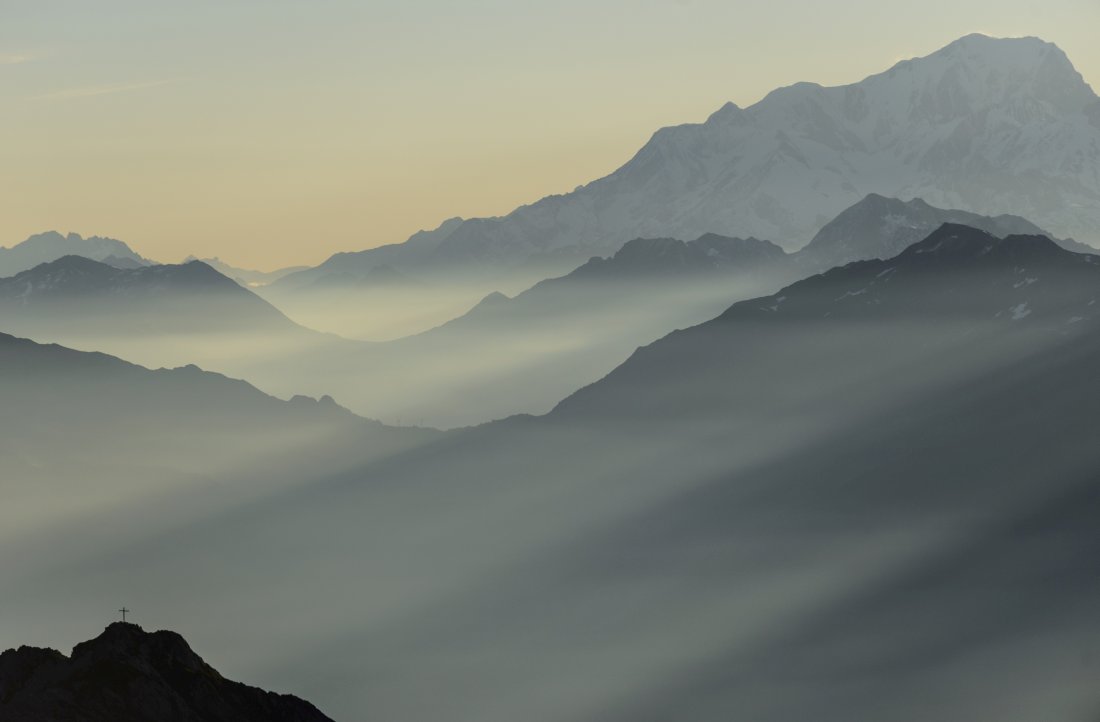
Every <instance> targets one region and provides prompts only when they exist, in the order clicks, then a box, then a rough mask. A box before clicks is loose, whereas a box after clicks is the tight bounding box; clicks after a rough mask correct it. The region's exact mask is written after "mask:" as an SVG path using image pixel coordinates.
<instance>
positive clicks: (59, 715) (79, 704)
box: [0, 622, 332, 722]
mask: <svg viewBox="0 0 1100 722" xmlns="http://www.w3.org/2000/svg"><path fill="white" fill-rule="evenodd" d="M0 719H3V720H6V721H7V722H43V721H44V720H50V722H147V721H148V720H157V722H199V721H200V720H201V721H202V722H332V721H331V720H330V719H329V718H328V717H326V716H325V715H324V714H322V713H321V712H320V711H319V710H318V709H317V708H316V707H314V706H313V705H311V704H310V703H308V702H306V701H304V700H301V699H298V698H297V697H294V696H292V695H284V694H275V693H273V692H265V691H264V690H261V689H258V688H256V687H249V686H247V685H244V684H241V683H240V682H233V681H230V680H228V679H225V678H224V677H222V676H221V675H220V674H218V672H217V670H215V669H214V668H213V667H211V666H210V665H209V664H207V663H206V662H204V661H203V659H202V658H201V657H199V655H197V654H195V652H193V651H192V650H191V647H189V646H188V644H187V642H186V641H185V640H184V639H183V637H181V636H180V635H178V634H176V633H174V632H166V631H159V632H146V631H144V630H143V629H141V627H139V626H137V625H135V624H127V623H123V622H116V623H114V624H112V625H110V626H109V627H107V629H106V630H104V632H103V633H102V634H101V635H99V636H98V637H96V638H95V639H92V640H90V641H87V642H83V643H81V644H78V645H76V647H74V648H73V653H72V656H71V657H66V656H65V655H63V654H61V653H60V652H57V651H55V650H52V649H39V648H34V647H20V648H19V649H9V650H7V651H6V652H4V653H3V654H0Z"/></svg>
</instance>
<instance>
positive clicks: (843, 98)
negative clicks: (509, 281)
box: [282, 35, 1100, 287]
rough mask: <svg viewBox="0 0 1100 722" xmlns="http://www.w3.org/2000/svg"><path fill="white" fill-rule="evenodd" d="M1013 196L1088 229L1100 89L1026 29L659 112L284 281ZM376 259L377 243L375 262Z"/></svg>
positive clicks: (1055, 225) (996, 202) (967, 205)
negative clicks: (567, 160) (859, 74)
mask: <svg viewBox="0 0 1100 722" xmlns="http://www.w3.org/2000/svg"><path fill="white" fill-rule="evenodd" d="M871 192H876V193H881V194H883V195H886V196H894V197H904V198H913V197H920V198H923V199H925V200H926V201H928V202H929V203H931V204H933V205H937V206H941V207H945V208H963V209H966V210H969V211H972V212H976V213H982V214H986V215H994V216H996V215H999V214H1002V213H1005V212H1008V211H1011V212H1013V213H1017V214H1020V215H1023V216H1026V217H1027V218H1029V219H1031V220H1032V221H1033V222H1035V223H1037V224H1039V225H1040V226H1042V227H1043V228H1046V229H1047V230H1049V231H1050V232H1052V233H1055V234H1058V235H1060V236H1063V237H1074V238H1077V239H1081V240H1085V241H1092V242H1100V201H1097V199H1098V198H1100V98H1098V97H1097V96H1096V95H1095V94H1094V93H1093V91H1092V89H1091V88H1090V87H1089V86H1088V85H1087V84H1086V83H1085V82H1084V80H1083V79H1082V78H1081V76H1080V74H1079V73H1078V72H1077V71H1076V70H1075V69H1074V68H1073V66H1072V64H1071V63H1070V61H1069V60H1068V59H1067V58H1066V56H1065V54H1064V53H1063V52H1062V51H1061V50H1059V49H1058V48H1057V47H1056V46H1054V45H1052V44H1050V43H1046V42H1043V41H1041V40H1039V39H1037V38H1013V39H994V38H989V37H985V36H981V35H970V36H967V37H964V38H962V39H960V40H958V41H956V42H954V43H951V44H950V45H948V46H946V47H945V48H943V49H941V50H939V51H937V52H935V53H933V54H931V55H929V56H927V57H923V58H917V59H913V60H906V61H903V62H901V63H899V64H897V65H896V66H894V67H893V68H891V69H890V70H888V71H886V72H884V73H880V74H878V75H872V76H870V77H868V78H866V79H865V80H863V81H860V82H858V83H854V84H852V85H847V86H839V87H829V88H826V87H821V86H819V85H815V84H812V83H800V84H797V85H794V86H791V87H787V88H780V89H778V90H776V91H774V92H772V93H771V94H769V95H768V96H767V97H765V98H764V99H763V100H761V101H760V102H758V103H756V104H755V105H753V106H751V107H748V108H745V109H741V108H738V107H737V106H735V105H733V104H727V105H726V106H724V107H723V108H721V109H720V110H718V111H717V112H715V113H714V114H713V115H712V116H711V117H710V118H708V119H707V121H706V122H705V123H701V124H689V125H682V126H677V127H671V128H664V129H662V130H659V131H658V132H657V133H655V134H654V136H653V138H652V139H651V140H650V141H649V142H648V143H647V144H646V145H645V147H643V148H642V149H641V150H640V151H639V152H638V154H637V155H636V156H635V157H634V158H632V159H631V160H630V161H629V162H628V163H626V164H625V165H624V166H623V167H621V168H620V169H618V170H617V171H615V172H614V173H612V174H611V175H609V176H607V177H605V178H601V179H599V180H597V181H594V182H592V183H590V184H588V185H586V186H583V187H581V188H579V189H577V190H576V191H574V192H572V193H568V194H565V195H560V196H550V197H547V198H544V199H542V200H540V201H538V202H536V203H533V204H531V205H528V206H523V207H521V208H518V209H516V210H515V211H513V212H512V213H511V214H509V215H507V216H504V217H501V218H487V219H471V220H467V221H464V222H454V221H448V223H446V224H444V225H443V226H441V227H440V228H439V229H437V230H436V231H433V232H428V233H421V234H418V235H417V237H416V243H415V244H413V243H409V244H408V245H407V246H387V247H386V248H385V249H380V250H377V251H374V250H368V251H364V252H361V253H359V254H340V255H339V256H335V257H333V258H332V259H330V260H329V261H327V262H326V263H324V264H322V265H321V266H319V267H317V268H316V269H311V270H309V271H304V272H302V273H300V274H292V275H291V276H288V277H287V278H286V279H285V280H284V281H283V282H282V283H285V284H286V285H287V286H288V287H289V286H290V285H293V284H300V283H303V282H305V281H307V280H308V279H311V278H317V277H320V276H323V275H325V274H327V273H330V272H334V271H336V270H338V269H344V270H354V271H355V272H357V273H362V272H365V270H366V269H368V268H370V267H372V266H373V265H377V264H379V263H381V262H385V263H388V264H390V265H394V266H396V267H398V268H399V269H404V268H406V267H409V266H417V267H420V268H433V267H446V268H455V267H464V266H486V265H488V266H500V265H504V266H512V265H517V264H522V263H532V262H536V261H538V260H539V259H542V260H543V261H545V262H548V263H552V262H555V259H558V260H559V261H560V259H562V258H570V259H583V258H587V257H588V256H591V255H607V254H610V253H612V252H614V251H615V250H616V249H617V248H618V247H619V246H620V245H621V244H622V243H624V242H625V241H627V240H628V239H630V238H636V237H674V238H694V237H697V236H699V235H700V234H703V233H707V232H716V233H720V234H723V235H730V236H756V237H758V238H771V239H774V240H776V241H778V242H781V243H784V244H787V245H788V247H798V246H801V245H802V244H804V243H805V242H806V241H808V240H809V239H810V238H811V236H812V235H813V234H814V233H815V232H816V231H817V230H818V229H819V228H820V227H821V226H822V225H823V224H824V223H825V222H826V221H827V220H828V219H829V218H832V217H833V216H835V215H836V214H837V213H838V212H840V211H841V210H842V209H843V208H845V207H847V206H849V205H851V204H853V203H855V202H856V201H858V200H859V199H861V198H863V197H864V196H865V195H866V194H868V193H871ZM382 258H385V260H384V261H382Z"/></svg>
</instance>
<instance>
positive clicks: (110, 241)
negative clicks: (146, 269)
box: [0, 231, 151, 277]
mask: <svg viewBox="0 0 1100 722" xmlns="http://www.w3.org/2000/svg"><path fill="white" fill-rule="evenodd" d="M63 256H83V257H84V258H90V259H92V260H94V261H103V262H110V265H116V264H122V265H119V267H126V266H130V267H138V266H148V265H151V263H150V261H147V260H146V259H144V258H142V257H141V256H139V255H138V254H137V253H134V251H132V250H131V249H130V247H129V246H127V245H126V244H125V243H123V242H122V241H118V240H115V239H114V238H101V237H100V236H90V237H88V238H82V237H80V236H79V235H77V234H76V233H70V234H68V235H65V236H63V235H61V234H60V233H58V232H57V231H47V232H46V233H39V234H37V235H34V236H31V237H30V238H28V239H27V240H25V241H23V242H22V243H19V244H17V245H15V246H12V247H11V248H0V277H4V276H14V275H15V274H17V273H19V272H21V271H26V270H29V269H31V268H34V267H35V266H37V265H39V264H42V263H49V262H51V261H56V260H57V259H59V258H62V257H63ZM112 261H113V262H112Z"/></svg>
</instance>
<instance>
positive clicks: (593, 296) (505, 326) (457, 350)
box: [306, 234, 794, 427]
mask: <svg viewBox="0 0 1100 722" xmlns="http://www.w3.org/2000/svg"><path fill="white" fill-rule="evenodd" d="M792 270H793V267H792V265H791V264H790V262H789V258H788V256H787V255H786V254H785V253H784V252H783V250H782V249H780V248H779V247H778V246H776V245H775V244H772V243H769V242H768V241H760V240H756V239H737V238H725V237H721V236H716V235H713V234H708V235H706V236H703V237H701V238H699V239H697V240H694V241H689V242H686V243H685V242H683V241H678V240H675V239H637V240H634V241H631V242H629V243H627V244H626V245H625V246H623V248H622V249H620V250H619V251H618V252H617V253H616V254H615V255H614V256H612V257H610V258H606V259H604V258H593V259H591V260H590V261H589V262H588V263H586V264H584V265H582V266H581V267H580V268H577V269H576V270H574V271H573V272H572V273H569V274H567V275H565V276H562V277H560V278H553V279H548V280H545V281H541V282H539V283H537V284H535V285H534V286H533V287H531V288H529V289H528V290H526V291H524V292H522V293H520V294H518V295H517V296H515V297H514V298H508V297H506V296H504V295H502V294H499V293H496V294H491V295H490V296H488V297H486V298H485V299H483V300H482V301H481V302H480V303H478V304H477V305H476V306H475V307H474V308H473V309H471V310H470V311H469V312H467V313H466V314H464V315H462V316H460V317H459V318H457V319H454V320H452V321H449V322H448V323H445V324H443V325H441V326H439V327H437V328H434V329H431V330H429V331H427V332H424V333H421V334H417V335H415V336H411V337H408V338H403V339H399V340H395V341H390V342H387V343H382V344H374V345H372V346H369V347H366V348H364V349H362V350H361V351H359V352H356V353H357V360H356V361H355V362H354V363H349V362H347V361H345V362H343V363H342V367H343V368H345V369H354V373H355V377H354V378H350V377H346V373H347V372H344V373H345V377H346V381H345V382H344V383H342V384H341V391H340V392H339V394H338V398H340V400H341V402H343V403H347V404H348V405H349V406H350V407H352V408H355V409H359V410H366V409H370V410H371V411H370V415H372V416H378V417H380V418H383V419H384V420H388V421H394V420H396V419H404V420H410V419H418V420H423V422H424V423H426V424H428V425H432V426H443V427H451V426H460V425H466V424H475V423H481V422H484V421H488V420H491V419H494V418H502V417H505V416H509V415H511V414H515V413H521V412H526V413H544V412H546V411H548V410H550V409H551V408H552V407H553V405H554V404H555V403H557V402H558V401H559V400H561V398H563V397H564V396H566V395H567V394H569V393H571V392H573V391H575V390H576V389H577V388H579V387H581V386H583V385H585V384H587V383H590V382H591V381H593V380H594V379H597V378H599V377H601V376H603V375H604V374H606V373H607V372H608V371H610V370H611V369H613V368H614V367H615V366H616V365H617V364H619V363H621V362H622V361H623V360H624V359H625V358H626V357H627V356H628V355H629V354H630V352H631V351H633V350H634V349H635V348H637V346H638V345H639V344H644V343H648V342H649V341H652V340H653V339H656V338H659V337H661V336H663V335H664V334H666V333H667V332H668V331H669V330H671V329H674V328H682V327H684V326H689V325H693V324H696V323H699V322H701V321H704V320H706V319H708V318H711V317H713V316H714V315H715V314H717V313H719V312H720V311H721V310H723V309H724V308H726V307H727V306H728V305H729V304H730V302H731V301H733V300H737V299H739V298H748V297H752V296H754V295H758V294H760V293H765V292H768V291H771V290H773V289H775V288H778V287H779V286H781V285H782V284H783V283H785V282H788V281H790V280H791V278H793V277H794V276H792V275H791V271H792ZM336 358H337V357H336V356H335V355H333V354H329V355H328V357H327V358H320V359H318V360H317V363H318V364H319V365H320V367H321V368H326V370H325V371H322V372H320V373H319V374H318V377H319V378H324V379H327V380H329V381H331V380H333V379H336V378H339V374H340V371H339V369H338V368H331V367H332V366H334V361H335V360H336ZM364 378H366V379H386V383H385V384H365V383H362V381H361V380H362V379H364ZM306 388H310V389H312V387H309V386H307V387H306ZM311 393H312V391H311Z"/></svg>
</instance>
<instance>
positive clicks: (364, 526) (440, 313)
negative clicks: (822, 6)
mask: <svg viewBox="0 0 1100 722" xmlns="http://www.w3.org/2000/svg"><path fill="white" fill-rule="evenodd" d="M697 11H698V12H700V13H705V12H707V10H705V9H704V8H702V7H700V8H698V9H697ZM143 12H153V11H143ZM270 12H275V11H270ZM303 12H306V11H303ZM309 12H313V11H309ZM639 12H641V11H639ZM154 14H155V13H154ZM306 14H307V15H308V13H306ZM158 17H159V16H158ZM263 17H274V16H267V15H263ZM395 17H396V16H395ZM394 22H397V20H396V19H395V20H394ZM960 35H961V37H959V39H957V40H954V41H952V42H950V43H949V44H947V45H945V46H944V47H941V48H940V49H938V50H935V49H931V48H930V49H929V50H930V52H928V53H927V54H925V55H923V56H921V57H916V58H912V59H907V60H901V61H900V62H898V63H896V64H894V65H893V66H892V67H886V68H876V67H873V66H871V67H868V68H866V72H873V74H871V75H869V76H867V77H866V78H865V79H864V80H861V81H857V82H851V83H848V84H845V85H838V86H833V87H824V86H821V85H817V84H814V83H798V84H795V85H792V86H787V87H781V88H778V89H776V90H774V91H773V92H771V93H769V94H767V95H766V96H765V97H764V98H763V99H762V100H760V101H759V102H757V103H755V104H752V105H747V106H746V107H744V108H742V107H739V106H737V105H735V104H733V103H729V104H726V105H724V106H720V107H718V108H716V109H715V110H714V112H713V113H712V114H711V115H710V116H709V117H708V118H707V119H706V120H705V121H704V122H702V123H692V124H686V125H677V126H672V127H666V128H662V129H659V130H657V131H656V132H655V133H654V134H653V135H652V137H651V139H650V140H649V141H648V142H646V143H645V144H644V145H643V146H642V147H641V148H640V149H639V150H638V151H637V153H636V154H635V155H634V156H633V157H631V158H630V159H629V160H627V162H626V163H625V164H623V165H622V166H621V167H619V168H618V169H617V170H615V171H613V172H612V173H610V174H609V175H606V176H604V177H601V178H597V179H595V180H592V181H591V182H588V183H585V184H583V185H581V186H578V187H577V188H576V190H574V191H572V192H570V193H565V194H560V195H552V196H548V197H545V198H542V199H531V200H532V202H530V203H528V204H526V205H523V206H520V207H518V208H516V209H515V210H513V211H512V212H510V213H507V214H505V215H501V216H497V217H485V218H477V217H474V218H467V219H462V218H454V219H451V220H449V221H446V222H445V223H443V224H442V225H440V226H438V227H437V228H434V229H429V230H425V231H421V232H419V233H417V234H415V235H413V236H412V237H411V238H409V239H408V240H407V241H405V242H403V243H392V244H390V245H383V246H377V247H370V248H363V247H355V246H350V245H349V247H347V248H346V249H344V250H343V251H341V252H338V253H336V254H335V255H332V256H331V257H329V258H328V259H327V260H324V261H322V262H321V263H319V264H317V265H311V266H302V265H290V264H288V263H286V262H285V260H286V256H285V255H283V254H276V253H274V252H272V253H270V254H269V256H268V257H266V258H260V261H262V262H257V263H256V264H255V267H254V268H249V267H245V266H244V265H237V264H236V263H235V262H234V263H230V262H229V261H228V260H224V261H223V260H221V259H222V258H226V259H230V258H232V259H236V258H237V256H236V255H234V253H235V252H230V251H231V249H227V251H226V253H225V254H224V255H223V254H222V253H221V252H220V251H219V252H218V255H217V256H215V255H214V254H213V253H212V252H211V251H210V250H209V246H207V245H205V244H204V243H203V242H202V241H201V239H196V241H195V248H194V250H193V251H187V252H186V253H180V252H176V253H174V254H173V255H172V256H171V257H170V258H169V257H168V256H167V254H162V253H161V252H159V251H154V250H153V249H152V248H146V246H145V245H144V244H143V243H141V242H139V240H138V239H127V238H122V239H121V240H118V239H114V238H110V237H106V236H98V235H81V233H85V232H90V230H92V229H84V230H81V229H76V231H80V232H79V233H78V232H75V231H74V232H70V231H69V230H67V229H64V230H59V231H43V232H40V233H36V234H34V235H32V236H30V237H28V238H26V239H25V240H12V241H11V242H10V244H9V247H7V248H0V395H2V398H3V401H4V403H3V404H0V453H2V455H0V463H2V464H3V473H2V474H0V492H2V493H3V499H4V504H3V505H0V522H2V523H0V573H2V576H3V578H4V594H3V595H2V598H0V611H2V614H0V649H8V648H11V649H10V650H9V651H8V652H3V653H2V654H0V720H13V721H16V720H18V721H20V722H22V720H35V719H45V718H47V717H48V718H49V719H56V720H58V722H68V720H73V721H74V722H75V721H76V720H83V721H84V722H89V721H90V722H101V721H102V722H107V721H108V720H113V721H117V720H120V719H152V718H156V719H162V720H166V721H167V722H175V721H176V720H179V721H180V722H183V721H184V720H187V721H188V722H191V721H192V720H195V719H241V720H265V719H266V720H274V719H278V720H287V721H288V722H306V721H307V720H308V721H310V722H312V721H313V720H326V719H333V720H409V721H411V722H416V721H420V720H423V721H425V722H428V721H430V720H440V719H447V720H453V721H454V722H498V721H499V722H505V721H506V720H507V721H511V720H517V719H522V720H530V721H531V722H561V721H562V720H572V721H576V722H589V721H591V722H596V721H599V722H616V721H618V720H622V721H623V722H626V721H627V720H630V721H631V722H637V721H638V720H654V721H655V722H656V721H657V720H669V719H682V720H690V721H691V722H710V721H711V720H713V721H715V722H718V721H719V720H741V719H745V720H759V721H761V722H766V721H773V720H774V721H775V722H786V721H788V720H808V719H813V720H821V721H822V722H827V721H830V720H836V721H837V722H840V721H842V720H843V721H844V722H852V721H862V720H865V721H866V722H872V721H874V722H877V721H878V720H886V719H888V720H899V721H903V720H904V721H912V722H917V721H918V720H919V721H923V720H953V719H973V720H997V721H998V722H1032V721H1033V720H1037V719H1041V720H1045V721H1046V720H1049V721H1051V722H1055V721H1058V722H1060V721H1062V720H1065V721H1066V722H1077V721H1080V722H1085V721H1086V720H1091V719H1095V718H1096V715H1097V714H1100V691H1098V690H1100V685H1098V684H1097V681H1098V679H1100V621H1098V618H1097V616H1096V613H1095V610H1096V609H1097V608H1098V606H1100V576H1098V575H1097V574H1096V561H1095V560H1096V558H1097V553H1098V552H1100V523H1097V522H1098V520H1100V445H1097V444H1096V434H1097V430H1098V429H1100V403H1097V401H1098V400H1100V363H1098V361H1100V250H1098V248H1100V97H1097V95H1096V94H1095V93H1094V92H1093V90H1092V88H1091V87H1090V86H1089V85H1088V83H1087V82H1086V78H1085V77H1083V76H1082V74H1081V73H1079V72H1078V70H1077V69H1076V68H1075V67H1074V65H1073V64H1072V62H1071V60H1070V58H1069V56H1067V54H1066V53H1065V52H1063V51H1062V49H1060V48H1059V47H1058V46H1057V45H1055V44H1053V43H1051V42H1048V41H1047V40H1043V39H1039V38H1036V37H1009V38H997V37H991V36H987V35H984V34H965V35H963V34H962V33H960ZM0 49H2V48H0ZM776 52H777V53H782V52H786V51H784V50H782V49H777V50H776ZM853 52H854V51H853ZM4 57H5V56H3V55H0V71H4V70H5V69H6V68H7V67H8V66H9V65H10V66H11V67H17V66H20V65H22V64H23V63H22V62H11V63H6V62H4V61H3V58H4ZM28 57H29V56H28ZM196 62H197V61H196ZM455 62H460V61H459V60H457V59H456V61H455ZM759 62H761V63H764V62H767V60H766V59H759ZM810 62H811V63H812V62H813V61H812V60H811V61H810ZM236 72H244V71H243V69H237V71H236ZM578 72H579V71H578ZM287 82H289V81H287ZM654 82H657V81H656V80H655V81H654ZM124 92H131V90H126V91H118V92H117V93H116V91H115V90H110V91H103V92H100V93H98V94H96V95H92V96H89V97H91V98H100V100H103V98H101V97H100V96H104V97H110V96H112V95H115V94H118V95H121V94H123V93H124ZM227 112H228V111H227ZM444 115H445V113H444ZM272 122H275V121H272ZM257 132H258V133H259V132H260V131H259V130H258V131H257ZM276 156H277V154H276ZM273 157H275V156H273ZM257 182H260V181H259V180H257ZM424 182H425V183H426V184H427V183H428V182H429V181H428V179H425V181H424ZM228 202H229V200H228V196H227V203H228ZM119 235H120V237H121V236H122V234H119ZM301 243H302V244H303V246H305V245H308V243H309V239H307V238H303V239H302V240H301ZM257 247H258V248H260V249H261V250H262V244H258V245H257ZM257 253H260V251H257ZM192 254H193V255H192ZM162 255H164V257H163V258H161V256H162ZM179 259H182V262H174V261H175V260H179ZM116 609H118V613H117V614H116V613H115V612H114V610H116ZM118 615H121V618H118ZM127 615H130V616H127ZM101 627H106V629H105V630H103V631H102V633H101V632H100V629H101ZM143 627H144V628H143ZM146 629H148V631H146ZM159 629H171V630H174V631H172V632H169V631H154V630H159ZM177 632H178V634H177ZM180 635H182V636H180ZM184 638H186V641H184ZM80 639H88V640H90V641H87V642H83V643H80V644H77V645H76V646H75V647H74V646H72V645H73V642H74V641H75V640H80ZM193 650H201V652H202V657H200V656H199V655H198V654H196V652H195V651H193ZM215 667H216V668H217V670H220V671H215ZM223 675H224V676H223ZM238 679H240V680H243V681H244V682H245V683H246V684H239V683H237V682H233V681H230V680H238ZM246 685H249V686H246ZM250 685H257V686H258V687H259V688H260V689H257V688H255V687H252V686H250ZM264 690H279V692H278V693H277V692H267V691H264ZM305 700H308V702H307V701H305Z"/></svg>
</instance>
